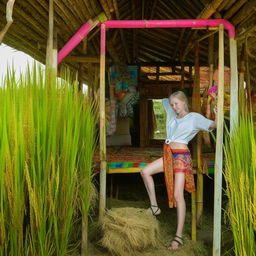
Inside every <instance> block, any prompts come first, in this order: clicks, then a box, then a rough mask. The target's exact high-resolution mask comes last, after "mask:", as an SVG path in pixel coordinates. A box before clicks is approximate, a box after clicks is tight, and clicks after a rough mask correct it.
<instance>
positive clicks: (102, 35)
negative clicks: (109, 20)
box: [100, 23, 106, 54]
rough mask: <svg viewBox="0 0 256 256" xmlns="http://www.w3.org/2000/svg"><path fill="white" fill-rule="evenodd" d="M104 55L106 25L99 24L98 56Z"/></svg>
mask: <svg viewBox="0 0 256 256" xmlns="http://www.w3.org/2000/svg"><path fill="white" fill-rule="evenodd" d="M105 53H106V25H105V24H104V23H103V24H101V29H100V54H105Z"/></svg>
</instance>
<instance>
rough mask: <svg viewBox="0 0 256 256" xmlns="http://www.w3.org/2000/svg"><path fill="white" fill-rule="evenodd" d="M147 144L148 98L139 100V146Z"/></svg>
mask: <svg viewBox="0 0 256 256" xmlns="http://www.w3.org/2000/svg"><path fill="white" fill-rule="evenodd" d="M147 146H148V100H147V99H141V100H140V147H147Z"/></svg>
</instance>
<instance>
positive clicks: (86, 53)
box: [0, 0, 256, 72]
mask: <svg viewBox="0 0 256 256" xmlns="http://www.w3.org/2000/svg"><path fill="white" fill-rule="evenodd" d="M6 2H7V0H4V1H0V30H1V29H2V28H3V27H4V25H5V23H6V20H5V8H6ZM48 5H49V2H48V1H46V0H16V1H15V4H14V9H13V20H14V22H13V24H12V25H11V27H10V29H9V30H8V32H7V34H6V35H5V38H4V41H3V42H4V43H6V44H7V45H10V46H12V47H14V48H16V49H18V50H21V51H24V52H26V53H28V54H29V55H31V56H33V57H34V58H35V59H37V60H39V61H41V62H45V53H46V42H47V33H48ZM255 10H256V0H190V1H186V0H179V1H176V0H55V2H54V11H55V13H54V15H55V17H54V21H55V29H56V31H57V35H58V37H57V38H58V42H57V44H58V49H61V48H62V47H63V46H64V44H65V43H66V42H67V41H68V40H69V39H70V37H71V36H72V35H73V34H74V33H75V32H76V31H77V30H78V29H79V28H80V27H81V25H82V24H84V23H85V22H86V21H88V20H89V19H93V18H94V17H96V16H97V15H99V14H100V13H101V12H105V14H106V16H107V18H108V19H124V20H128V19H138V20H141V19H142V20H143V19H147V20H148V19H197V18H198V19H199V18H200V19H208V18H224V19H227V20H229V21H230V22H231V23H232V24H233V25H235V27H236V31H237V36H238V37H239V41H238V44H239V43H240V46H241V45H242V42H245V41H246V40H245V38H249V40H247V41H246V42H247V43H248V42H252V44H254V45H255V37H254V34H255V24H256V15H255ZM207 33H212V32H211V31H207V30H193V29H190V28H186V29H174V28H172V29H123V30H121V29H112V30H109V31H108V33H107V50H108V56H107V57H108V59H109V60H110V59H111V60H112V61H120V62H124V63H140V62H174V61H180V60H183V61H184V62H193V59H194V56H193V52H194V51H193V43H194V42H195V40H197V39H199V40H200V39H202V37H203V36H205V35H206V34H207ZM215 41H216V45H217V36H216V38H215ZM208 44H209V43H208V39H204V40H201V41H200V61H201V63H203V64H207V59H208V58H207V56H208ZM240 48H242V47H240ZM255 48H256V47H255V46H254V47H250V51H249V53H250V54H251V55H253V54H254V53H255ZM216 50H217V46H216ZM227 52H228V42H227ZM71 55H72V56H75V58H73V59H72V57H71V58H69V62H67V60H68V59H66V63H68V64H69V65H70V66H73V67H74V68H77V69H78V68H79V64H78V63H77V62H78V61H79V59H77V58H76V57H80V62H81V61H84V62H86V60H88V61H91V62H93V61H95V57H96V58H98V57H99V28H97V27H96V28H94V30H93V31H91V33H90V34H89V35H88V38H87V40H84V41H83V43H80V44H79V45H78V46H77V47H76V49H75V50H73V52H72V53H71V54H70V55H69V57H70V56H71ZM81 57H87V59H86V58H84V59H83V60H81ZM249 57H250V55H249ZM85 66H86V65H85ZM255 68H256V67H255ZM87 72H88V67H87Z"/></svg>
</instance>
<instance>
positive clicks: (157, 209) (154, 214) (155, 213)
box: [149, 205, 161, 216]
mask: <svg viewBox="0 0 256 256" xmlns="http://www.w3.org/2000/svg"><path fill="white" fill-rule="evenodd" d="M152 207H156V210H155V211H154V210H153V208H152ZM149 209H150V210H151V212H152V215H153V216H158V215H159V214H160V213H161V212H160V213H158V214H157V212H158V211H160V208H159V207H158V206H157V205H151V206H150V208H149Z"/></svg>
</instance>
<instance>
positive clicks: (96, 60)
mask: <svg viewBox="0 0 256 256" xmlns="http://www.w3.org/2000/svg"><path fill="white" fill-rule="evenodd" d="M63 61H64V62H77V63H100V58H99V57H88V56H86V57H83V56H68V57H66V58H65V59H64V60H63Z"/></svg>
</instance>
